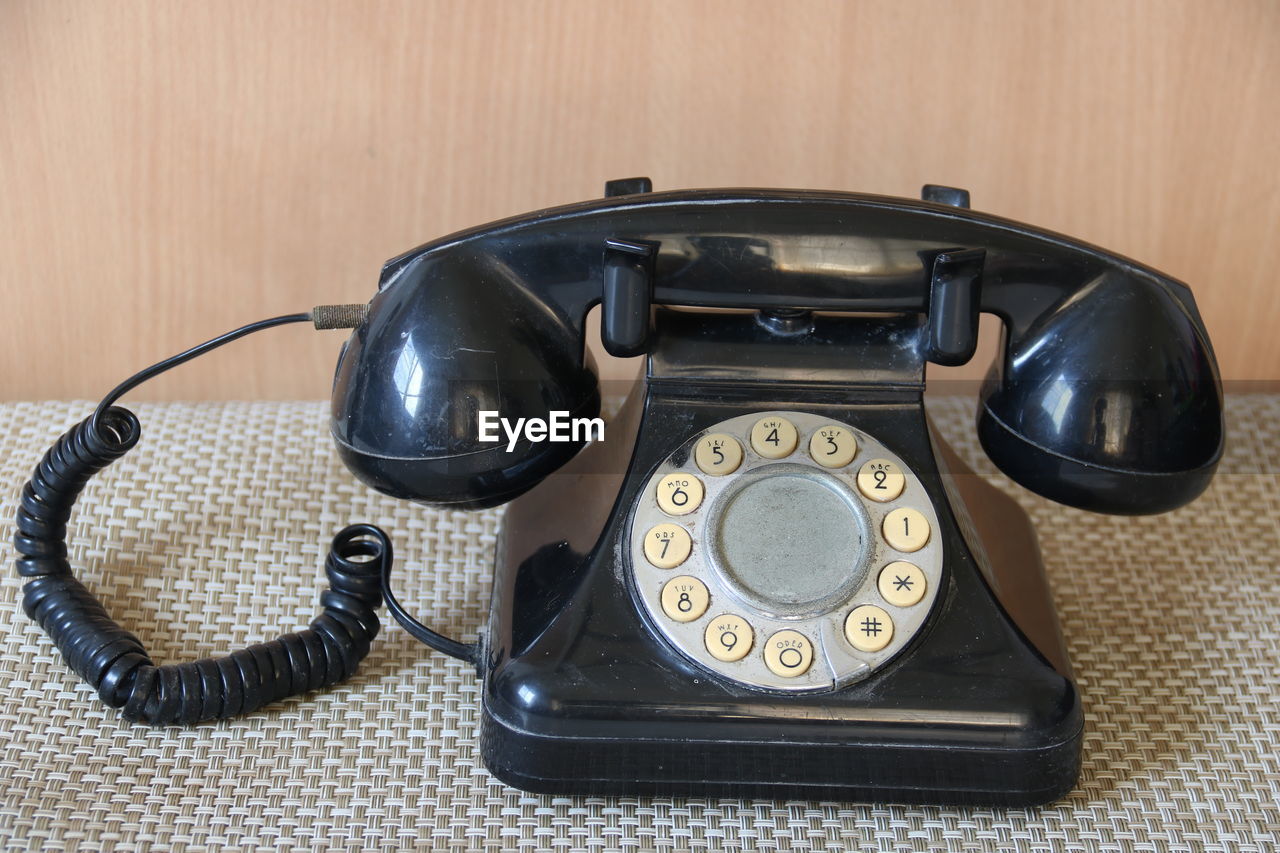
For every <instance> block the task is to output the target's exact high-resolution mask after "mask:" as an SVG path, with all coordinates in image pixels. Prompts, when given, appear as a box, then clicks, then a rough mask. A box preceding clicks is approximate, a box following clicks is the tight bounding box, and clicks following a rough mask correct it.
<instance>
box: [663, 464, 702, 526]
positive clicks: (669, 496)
mask: <svg viewBox="0 0 1280 853" xmlns="http://www.w3.org/2000/svg"><path fill="white" fill-rule="evenodd" d="M701 503H702V481H701V480H699V479H698V478H697V477H695V476H693V475H692V474H685V473H684V472H682V471H681V472H677V473H675V474H668V475H667V476H665V477H663V478H662V479H661V480H660V481H659V482H658V506H659V508H661V510H662V511H663V512H665V513H666V514H667V515H688V514H689V513H691V512H693V511H694V510H695V509H697V508H698V506H699V505H701Z"/></svg>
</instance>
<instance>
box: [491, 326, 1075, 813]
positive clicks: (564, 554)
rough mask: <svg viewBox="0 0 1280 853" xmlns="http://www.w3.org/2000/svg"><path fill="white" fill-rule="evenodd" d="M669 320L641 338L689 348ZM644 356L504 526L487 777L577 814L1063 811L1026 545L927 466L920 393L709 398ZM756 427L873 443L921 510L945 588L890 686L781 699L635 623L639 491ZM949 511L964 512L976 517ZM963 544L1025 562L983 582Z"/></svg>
mask: <svg viewBox="0 0 1280 853" xmlns="http://www.w3.org/2000/svg"><path fill="white" fill-rule="evenodd" d="M664 313H665V312H664ZM670 319H671V320H673V321H674V322H671V323H664V322H662V318H661V317H660V318H659V322H658V324H657V325H658V328H659V331H660V341H665V340H668V339H672V340H674V338H673V337H669V336H674V335H676V334H677V329H679V328H681V327H685V328H686V330H688V331H690V332H692V331H693V330H692V329H689V328H688V326H689V325H690V324H689V318H688V317H677V316H674V315H673V316H672V317H670ZM745 319H746V321H749V322H754V320H753V318H745ZM848 322H849V323H851V324H854V323H857V322H860V321H854V320H850V321H848ZM694 325H696V323H695V324H694ZM744 325H745V323H744ZM877 328H878V329H880V330H882V329H883V326H879V327H877ZM844 333H845V334H846V335H847V336H848V337H847V338H846V340H851V339H853V338H855V337H859V335H858V333H857V332H855V331H854V330H853V329H848V330H844ZM879 336H880V335H878V334H877V335H873V337H879ZM886 339H887V337H886ZM689 343H690V342H689V340H687V339H686V340H681V341H680V342H679V343H676V344H674V345H673V346H672V347H671V350H672V351H673V352H679V353H681V354H682V355H683V354H684V353H683V352H681V351H682V350H684V349H685V348H687V347H688V346H689ZM699 349H700V348H699ZM658 350H659V352H658V353H656V354H655V355H654V357H653V358H652V360H651V369H650V373H649V375H648V376H647V377H646V381H645V382H643V383H642V385H641V386H640V387H638V388H637V389H636V390H635V392H634V393H633V396H632V398H631V399H629V400H628V402H627V403H626V404H625V405H624V407H623V410H622V412H621V414H620V415H619V417H618V418H617V419H616V420H615V421H614V422H613V423H611V424H610V425H609V427H608V432H607V437H606V440H605V441H604V442H601V443H598V444H594V445H592V446H590V447H588V448H587V449H586V450H585V451H583V453H581V454H580V455H579V456H578V457H577V458H576V459H575V460H574V461H573V462H571V463H570V464H569V465H568V466H566V467H565V468H564V469H562V470H561V471H560V472H558V473H557V474H555V475H553V476H551V477H549V478H547V479H546V480H545V481H543V483H542V484H540V485H539V486H537V487H535V488H534V489H533V490H532V491H530V492H528V493H527V494H526V495H524V496H523V497H521V498H518V499H517V500H516V501H514V502H513V503H512V504H511V506H510V508H509V509H508V511H507V515H506V518H505V520H504V528H503V533H502V537H501V542H500V544H499V548H498V554H497V563H496V573H495V578H494V591H493V600H492V606H491V611H490V614H489V620H488V630H487V634H486V638H485V641H484V643H483V647H484V650H485V655H484V663H483V677H484V687H483V723H482V726H483V728H482V740H481V748H482V754H483V756H484V761H485V764H486V765H487V766H488V767H489V768H490V770H491V771H492V772H493V773H494V774H495V775H496V776H498V777H499V778H500V779H502V780H503V781H505V782H507V783H509V784H512V785H515V786H517V787H520V788H524V789H527V790H533V791H574V792H580V793H594V794H601V793H630V794H635V793H648V794H676V795H723V796H753V797H792V796H810V797H818V798H825V799H855V800H893V801H911V802H972V803H999V804H1005V805H1021V804H1028V803H1038V802H1045V801H1049V800H1053V799H1056V798H1058V797H1060V796H1062V795H1063V794H1065V793H1066V792H1068V791H1069V790H1070V789H1071V787H1072V786H1073V785H1074V783H1075V780H1076V776H1077V774H1078V771H1079V767H1080V744H1081V734H1082V725H1083V717H1082V713H1081V708H1080V700H1079V694H1078V691H1077V689H1076V687H1075V685H1074V683H1073V682H1072V680H1071V675H1070V669H1069V665H1068V663H1067V656H1066V651H1065V648H1064V646H1063V644H1062V639H1061V635H1060V633H1059V632H1058V630H1057V622H1056V618H1055V617H1054V615H1053V610H1052V607H1051V606H1050V605H1049V601H1050V597H1049V591H1048V588H1047V585H1046V581H1045V576H1044V571H1043V567H1042V565H1041V564H1040V561H1039V555H1038V552H1037V551H1036V548H1035V539H1034V532H1033V531H1032V529H1031V525H1030V522H1029V520H1028V519H1027V517H1026V515H1025V513H1023V511H1022V510H1021V509H1020V508H1019V507H1018V506H1017V504H1016V503H1015V502H1014V501H1013V500H1012V499H1009V498H1008V497H1006V496H1003V495H1000V494H999V493H998V492H996V491H995V490H994V489H993V488H992V487H990V486H988V485H987V484H986V483H985V482H983V481H980V480H979V479H978V478H977V477H976V476H975V475H973V474H972V473H971V472H968V471H967V470H966V469H964V468H963V467H962V465H961V464H960V463H959V461H958V460H956V459H955V458H954V457H950V459H949V462H950V464H949V465H948V464H947V456H943V457H942V459H940V458H939V455H938V454H939V453H940V452H941V453H943V454H946V451H945V449H944V448H941V447H940V439H939V438H938V437H937V436H936V435H935V434H933V433H932V432H931V430H930V429H929V428H928V423H927V418H926V415H925V412H924V409H923V404H922V398H921V393H922V391H923V388H922V387H919V386H918V387H915V388H894V389H870V388H868V389H864V390H863V391H862V392H861V393H859V392H856V391H855V392H853V393H850V391H849V389H847V388H844V387H841V386H840V385H839V384H832V385H830V386H826V387H816V386H814V385H813V384H808V385H796V384H787V383H785V382H777V383H773V384H770V385H768V387H767V388H766V387H761V386H759V385H756V386H749V387H741V386H737V385H735V386H733V387H725V386H717V385H715V384H712V383H704V382H702V381H699V380H698V379H697V378H694V377H689V376H685V377H681V378H679V379H673V378H672V377H671V376H670V375H666V376H656V375H654V372H653V371H654V370H655V369H656V370H662V369H664V368H667V367H668V365H667V361H666V357H667V356H668V355H669V353H668V352H667V351H666V350H664V348H663V344H662V343H661V342H660V343H659V344H658ZM824 350H825V351H824V352H823V353H822V354H821V355H819V354H818V353H817V352H815V353H811V354H810V356H811V357H812V358H815V359H823V358H825V359H828V360H830V362H831V363H832V364H833V366H834V364H835V363H837V362H838V361H839V360H840V359H841V358H844V357H847V356H848V355H849V353H848V352H847V350H845V351H842V349H841V348H839V347H836V348H830V347H827V348H824ZM704 366H705V365H704ZM683 367H685V368H692V367H693V366H692V365H684V366H683ZM754 368H755V369H756V370H757V371H758V372H760V373H762V374H768V373H769V372H770V371H769V370H768V368H767V366H766V365H764V364H760V363H757V364H755V365H754ZM770 411H801V412H810V413H814V414H816V415H818V416H820V417H821V418H822V419H826V420H830V421H832V422H837V423H847V424H852V425H854V426H856V427H859V428H860V429H862V430H864V431H865V432H867V433H869V434H871V435H875V436H884V437H885V438H884V441H885V443H886V444H887V445H888V446H890V448H891V449H892V450H893V451H894V452H895V453H896V454H897V455H898V456H899V457H900V458H902V459H903V460H904V461H905V462H906V463H907V465H909V466H910V467H911V469H912V470H914V471H915V472H916V473H917V474H919V476H920V480H921V481H922V482H923V483H924V485H925V488H926V489H927V490H928V495H929V498H930V499H931V500H932V501H933V502H934V504H935V506H936V507H937V508H938V510H939V512H938V517H939V520H940V524H941V529H940V530H939V531H938V534H939V535H940V538H941V540H942V542H943V547H944V553H945V557H944V561H943V563H944V569H943V572H942V588H941V590H940V591H939V594H938V596H937V598H936V599H935V600H934V602H933V607H932V612H931V613H930V614H929V615H928V618H927V620H926V625H925V627H924V629H923V630H921V631H920V632H919V633H918V634H917V635H916V636H915V637H914V639H912V641H911V642H910V644H909V645H908V646H907V647H906V649H905V650H903V651H902V652H901V653H900V654H899V655H898V656H897V657H896V658H895V659H894V660H892V661H891V662H890V663H889V664H888V665H887V666H885V667H884V668H882V669H880V670H878V671H877V672H875V673H874V674H872V675H870V676H868V677H867V678H865V679H863V680H861V681H858V682H856V683H853V684H849V685H847V686H843V687H840V688H838V689H833V690H824V691H819V692H812V693H803V694H799V695H788V694H780V693H777V692H775V691H771V690H766V689H759V688H754V687H751V686H747V685H743V684H741V683H737V682H735V681H734V680H733V679H731V678H726V677H723V676H722V675H720V674H719V673H716V672H712V671H708V670H707V669H706V668H704V667H701V666H699V665H698V664H697V663H696V662H695V661H692V660H690V659H689V658H688V657H687V656H686V655H685V654H683V653H682V652H681V651H680V650H678V649H676V648H673V647H672V645H671V644H670V643H669V642H667V641H666V640H665V638H664V637H663V636H662V634H661V632H660V631H658V630H657V629H656V626H655V625H654V624H653V619H652V618H649V617H648V615H647V614H646V613H645V612H644V610H643V608H641V607H640V606H638V604H637V597H636V591H635V589H634V588H633V582H632V573H631V572H629V571H628V567H627V561H628V559H629V555H628V554H627V550H628V549H627V547H626V545H625V543H626V540H627V537H628V523H629V521H630V518H631V516H632V515H633V514H634V512H635V507H636V506H637V505H638V504H640V503H642V502H643V501H645V500H646V496H645V495H643V494H639V491H640V489H641V488H642V487H643V485H644V483H645V481H646V479H647V477H646V474H647V473H649V472H650V470H651V469H653V468H654V467H655V466H656V465H657V464H658V463H659V461H660V460H662V459H663V458H665V457H666V456H667V455H668V454H669V453H670V452H671V449H672V448H673V447H675V446H678V445H681V444H683V443H685V442H686V441H687V440H688V439H689V438H691V437H696V436H698V435H699V434H701V433H703V432H705V431H706V430H708V429H710V428H711V427H713V426H714V425H715V424H717V423H720V422H723V421H725V420H727V419H729V418H733V417H735V416H740V415H744V414H746V415H755V414H758V413H767V412H770ZM948 455H949V454H948ZM965 494H968V495H969V496H970V498H971V499H976V500H978V501H980V502H981V504H980V506H978V507H976V510H977V511H976V512H974V511H971V509H970V508H969V507H968V506H967V505H966V503H965V502H964V497H963V495H965ZM975 518H980V519H981V525H982V528H979V526H978V524H979V522H977V521H975ZM960 519H963V522H961V521H960ZM980 529H986V530H987V531H988V532H989V533H990V534H996V533H997V531H999V533H998V535H999V536H1000V537H1002V539H1003V541H1004V542H1005V543H1006V546H1007V545H1008V544H1010V543H1014V542H1019V543H1021V545H1022V547H1021V549H1009V548H1008V547H1006V549H1005V550H1002V551H1001V552H1000V553H999V554H998V555H996V559H997V560H998V561H999V562H998V563H997V562H993V559H992V557H991V555H989V554H988V553H987V552H986V549H985V548H983V546H982V545H981V544H980V539H979V538H977V537H980V533H979V532H978V531H979V530H980ZM965 530H968V532H969V539H970V540H974V546H972V547H971V545H970V544H969V541H966V537H965V535H964V532H963V531H965ZM708 535H710V534H708ZM700 544H701V543H699V545H700ZM796 570H797V571H803V569H802V567H797V569H796ZM1002 578H1003V579H1005V580H1006V582H1007V583H1006V585H1007V586H1008V587H1009V590H1008V592H1009V594H1008V595H1006V596H1004V597H1003V598H1002V597H1001V596H1000V595H998V594H997V592H996V590H997V589H999V588H1000V580H1001V579H1002ZM656 618H658V619H660V618H661V616H660V615H659V616H658V617H656ZM1033 637H1034V639H1032V638H1033Z"/></svg>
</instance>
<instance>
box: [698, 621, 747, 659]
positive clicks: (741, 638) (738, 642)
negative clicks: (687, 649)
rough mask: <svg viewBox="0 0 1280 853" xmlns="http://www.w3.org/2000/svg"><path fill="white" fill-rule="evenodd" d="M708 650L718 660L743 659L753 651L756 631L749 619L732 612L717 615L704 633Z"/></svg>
mask: <svg viewBox="0 0 1280 853" xmlns="http://www.w3.org/2000/svg"><path fill="white" fill-rule="evenodd" d="M703 640H704V642H706V644H707V651H709V652H711V656H712V657H713V658H715V659H716V660H722V661H725V662H726V663H732V662H733V661H735V660H742V659H743V658H744V657H746V656H747V652H749V651H751V644H752V642H753V641H754V640H755V632H754V631H752V630H751V626H750V625H748V624H747V620H746V619H743V618H742V617H741V616H734V615H733V614H732V613H725V614H724V615H722V616H717V617H716V618H714V619H712V620H711V621H710V622H708V623H707V631H706V633H705V634H703Z"/></svg>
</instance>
